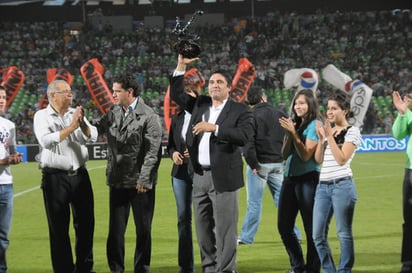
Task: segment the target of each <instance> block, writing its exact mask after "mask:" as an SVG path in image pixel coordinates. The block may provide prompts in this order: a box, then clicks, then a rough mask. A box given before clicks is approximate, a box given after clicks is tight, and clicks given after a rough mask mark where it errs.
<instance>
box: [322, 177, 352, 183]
mask: <svg viewBox="0 0 412 273" xmlns="http://www.w3.org/2000/svg"><path fill="white" fill-rule="evenodd" d="M351 179H352V176H344V177H339V178H335V179H330V180H323V181H319V184H324V185H332V184H338V183H339V182H342V181H345V180H351Z"/></svg>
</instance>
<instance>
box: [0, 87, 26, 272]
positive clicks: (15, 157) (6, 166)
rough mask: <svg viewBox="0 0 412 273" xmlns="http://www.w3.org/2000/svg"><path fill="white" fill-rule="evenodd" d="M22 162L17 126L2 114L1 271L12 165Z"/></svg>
mask: <svg viewBox="0 0 412 273" xmlns="http://www.w3.org/2000/svg"><path fill="white" fill-rule="evenodd" d="M6 102H7V96H6V89H5V88H4V87H3V86H1V85H0V115H4V113H5V111H6ZM20 162H22V154H20V153H18V152H17V150H16V126H15V124H14V123H13V122H11V121H10V120H8V119H6V118H4V117H2V116H0V273H6V272H7V262H6V251H7V248H8V247H9V233H10V226H11V219H12V214H13V176H12V174H11V168H10V165H14V164H19V163H20Z"/></svg>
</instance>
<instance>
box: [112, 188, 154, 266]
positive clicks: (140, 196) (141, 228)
mask: <svg viewBox="0 0 412 273" xmlns="http://www.w3.org/2000/svg"><path fill="white" fill-rule="evenodd" d="M154 204H155V186H153V188H152V189H151V190H149V191H147V192H145V193H138V192H137V190H136V189H135V188H131V189H119V188H114V187H110V220H109V236H108V238H107V246H106V247H107V261H108V264H109V267H110V270H111V271H112V272H113V271H114V272H117V271H118V272H124V271H125V264H124V253H125V250H124V249H125V241H124V235H125V231H126V227H127V222H128V219H129V213H130V208H131V209H132V212H133V219H134V223H135V232H136V242H135V244H136V245H135V253H134V270H133V272H134V273H149V272H150V259H151V252H152V236H151V230H152V219H153V211H154Z"/></svg>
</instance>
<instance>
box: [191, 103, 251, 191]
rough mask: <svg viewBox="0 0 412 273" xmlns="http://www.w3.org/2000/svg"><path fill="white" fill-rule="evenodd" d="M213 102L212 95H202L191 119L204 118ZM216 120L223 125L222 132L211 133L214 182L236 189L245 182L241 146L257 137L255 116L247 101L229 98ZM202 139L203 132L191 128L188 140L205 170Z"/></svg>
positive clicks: (219, 186)
mask: <svg viewBox="0 0 412 273" xmlns="http://www.w3.org/2000/svg"><path fill="white" fill-rule="evenodd" d="M210 106H211V98H210V97H207V96H199V97H198V99H197V103H196V105H195V107H194V109H193V113H192V118H191V120H190V123H191V124H193V125H195V124H197V123H198V122H200V121H202V115H203V114H204V113H205V112H206V111H207V110H208V109H209V107H210ZM216 124H217V125H219V131H218V135H217V136H215V135H214V134H212V135H211V137H210V163H211V166H210V167H211V171H212V177H213V183H214V186H215V189H216V190H217V191H218V192H225V191H234V190H237V189H239V188H241V187H243V185H244V180H243V160H242V156H241V150H240V147H241V146H244V145H245V144H246V143H247V142H248V140H249V137H253V116H252V113H251V111H250V109H249V108H248V107H247V106H246V105H244V104H241V103H237V102H234V101H232V100H230V99H228V101H227V102H226V105H225V106H224V108H223V109H222V112H221V113H220V115H219V117H218V119H217V121H216ZM200 139H201V135H194V134H193V132H192V130H188V132H187V136H186V142H187V145H188V148H189V153H190V158H191V161H192V164H193V169H194V171H195V172H196V173H198V174H203V171H202V166H200V164H199V161H198V156H199V143H200Z"/></svg>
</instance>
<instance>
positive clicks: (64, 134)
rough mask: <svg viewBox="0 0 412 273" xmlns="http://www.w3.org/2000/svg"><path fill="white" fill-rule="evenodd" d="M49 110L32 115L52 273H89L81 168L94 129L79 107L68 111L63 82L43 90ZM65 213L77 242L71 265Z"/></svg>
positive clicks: (90, 228) (88, 214) (89, 199)
mask: <svg viewBox="0 0 412 273" xmlns="http://www.w3.org/2000/svg"><path fill="white" fill-rule="evenodd" d="M47 97H48V100H49V105H48V106H47V108H45V109H42V110H39V111H37V112H36V114H35V115H34V133H35V135H36V138H37V141H38V142H39V144H40V147H41V154H40V157H39V158H40V168H41V169H42V173H43V178H42V185H41V187H42V190H43V198H44V205H45V208H46V215H47V220H48V224H49V237H50V252H51V258H52V265H53V271H54V272H55V273H91V272H94V271H93V233H94V201H93V191H92V186H91V181H90V177H89V174H88V171H87V169H86V167H85V164H86V161H87V160H88V150H87V147H86V143H87V142H96V140H97V129H96V127H94V126H92V125H91V124H90V123H89V122H88V121H87V119H85V118H84V111H83V107H82V106H77V107H76V108H72V107H71V105H72V102H73V93H72V90H71V88H70V85H69V84H68V83H67V82H66V81H63V80H55V81H53V82H51V83H50V84H49V86H48V88H47ZM70 207H71V208H72V214H73V223H74V228H75V236H76V240H75V241H76V247H75V249H76V253H75V255H76V261H75V262H73V255H72V248H71V245H70V237H69V233H68V230H69V224H70Z"/></svg>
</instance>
